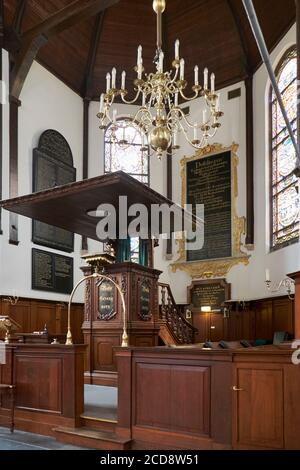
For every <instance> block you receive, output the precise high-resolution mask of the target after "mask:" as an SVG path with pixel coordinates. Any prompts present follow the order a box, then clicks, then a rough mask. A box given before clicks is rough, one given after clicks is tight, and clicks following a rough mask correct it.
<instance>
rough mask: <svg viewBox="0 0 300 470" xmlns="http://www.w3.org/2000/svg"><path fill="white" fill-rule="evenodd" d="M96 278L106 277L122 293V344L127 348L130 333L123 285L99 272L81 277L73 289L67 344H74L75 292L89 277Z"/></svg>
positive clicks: (69, 305)
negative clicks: (72, 309)
mask: <svg viewBox="0 0 300 470" xmlns="http://www.w3.org/2000/svg"><path fill="white" fill-rule="evenodd" d="M96 278H99V279H106V280H107V281H109V282H111V283H112V284H113V285H114V286H115V287H116V289H117V290H118V292H119V294H120V297H121V302H122V310H123V334H122V344H121V346H122V348H127V347H128V334H127V328H126V304H125V297H124V294H123V292H122V289H121V287H120V286H119V285H118V284H117V283H116V282H115V281H113V280H112V279H111V278H110V277H108V276H105V275H104V274H99V273H93V274H91V275H90V276H85V277H83V278H82V279H80V281H78V283H77V284H76V286H75V287H74V289H73V290H72V293H71V295H70V300H69V304H68V332H67V340H66V345H67V346H71V345H72V344H73V338H72V331H71V305H72V300H73V297H74V294H75V292H76V290H77V288H78V287H79V286H80V285H81V284H82V283H83V282H85V281H87V280H89V279H96Z"/></svg>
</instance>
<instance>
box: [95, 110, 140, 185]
mask: <svg viewBox="0 0 300 470" xmlns="http://www.w3.org/2000/svg"><path fill="white" fill-rule="evenodd" d="M145 141H146V139H145V136H144V135H143V134H142V133H141V131H140V129H139V128H138V127H137V126H136V125H135V124H134V123H133V122H131V124H130V126H128V119H121V120H118V123H117V126H114V125H113V124H112V125H110V126H108V127H107V129H106V131H105V148H104V154H105V160H104V172H105V173H111V172H114V171H119V170H122V171H124V172H125V173H128V174H129V175H131V176H132V177H133V178H136V179H137V180H139V181H141V182H142V183H145V184H147V185H148V184H149V151H148V147H147V146H145Z"/></svg>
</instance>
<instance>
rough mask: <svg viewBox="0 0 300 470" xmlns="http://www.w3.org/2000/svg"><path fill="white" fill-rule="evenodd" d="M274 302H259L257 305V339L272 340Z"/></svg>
mask: <svg viewBox="0 0 300 470" xmlns="http://www.w3.org/2000/svg"><path fill="white" fill-rule="evenodd" d="M272 333H273V328H272V301H271V300H270V301H266V302H259V303H258V304H256V305H255V337H256V338H258V339H272V338H273V334H272Z"/></svg>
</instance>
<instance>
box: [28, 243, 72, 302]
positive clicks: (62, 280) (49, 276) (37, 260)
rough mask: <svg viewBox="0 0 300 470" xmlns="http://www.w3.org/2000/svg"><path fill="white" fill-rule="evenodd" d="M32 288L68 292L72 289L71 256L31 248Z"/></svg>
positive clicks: (61, 292)
mask: <svg viewBox="0 0 300 470" xmlns="http://www.w3.org/2000/svg"><path fill="white" fill-rule="evenodd" d="M32 289H34V290H43V291H48V292H57V293H60V294H70V293H71V292H72V289H73V258H69V257H68V256H62V255H57V254H55V253H50V252H48V251H42V250H37V249H35V248H33V249H32Z"/></svg>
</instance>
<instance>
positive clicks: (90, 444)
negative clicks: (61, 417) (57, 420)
mask: <svg viewBox="0 0 300 470" xmlns="http://www.w3.org/2000/svg"><path fill="white" fill-rule="evenodd" d="M116 425H117V422H116V421H112V420H107V419H98V418H86V417H83V418H82V426H81V427H78V428H69V427H63V426H60V427H57V428H55V429H53V431H54V432H55V439H56V440H57V441H59V442H63V443H67V444H72V445H75V446H79V447H87V448H89V449H98V450H129V449H130V444H131V440H128V439H123V438H120V437H119V436H117V435H116V433H115V428H116Z"/></svg>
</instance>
